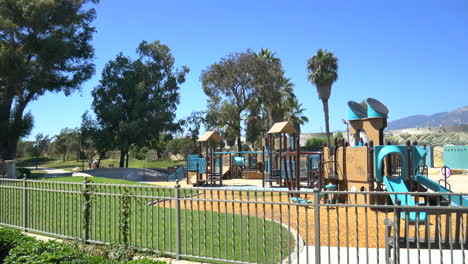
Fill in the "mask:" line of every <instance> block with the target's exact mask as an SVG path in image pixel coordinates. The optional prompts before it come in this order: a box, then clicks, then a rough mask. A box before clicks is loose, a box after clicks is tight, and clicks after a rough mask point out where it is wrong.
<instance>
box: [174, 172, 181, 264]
mask: <svg viewBox="0 0 468 264" xmlns="http://www.w3.org/2000/svg"><path fill="white" fill-rule="evenodd" d="M179 188H180V185H179V179H176V185H175V187H174V197H175V218H176V219H175V221H176V222H175V228H176V230H175V243H176V260H180V200H179Z"/></svg>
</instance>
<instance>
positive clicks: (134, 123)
mask: <svg viewBox="0 0 468 264" xmlns="http://www.w3.org/2000/svg"><path fill="white" fill-rule="evenodd" d="M137 53H138V55H139V58H138V59H137V60H132V59H130V58H129V57H125V56H124V55H122V54H119V55H117V57H116V58H115V59H114V60H111V61H109V62H108V63H107V64H106V66H105V67H104V70H103V72H102V78H101V80H100V84H99V85H98V86H97V87H96V88H95V89H94V90H93V92H92V95H93V98H94V100H93V104H92V105H93V110H94V112H95V114H96V118H97V122H98V123H99V126H100V127H102V128H103V129H104V130H105V131H110V132H111V133H110V135H111V137H112V142H113V145H114V147H115V148H117V149H119V151H120V162H119V166H120V167H124V162H125V158H127V166H128V152H129V150H130V147H131V146H132V145H133V144H134V145H136V146H144V145H145V144H147V143H148V142H150V141H152V140H154V139H157V138H158V137H159V135H160V134H161V133H162V132H164V131H174V130H176V129H177V125H176V124H175V123H174V118H175V112H176V108H177V104H178V103H179V85H180V84H181V83H183V82H185V75H186V74H187V73H188V71H189V70H188V68H187V67H185V66H183V67H182V68H181V69H180V70H179V69H174V57H173V56H172V54H171V51H170V49H169V47H168V46H166V45H163V44H160V42H159V41H155V42H153V43H147V42H146V41H143V42H141V43H140V45H139V46H138V48H137Z"/></svg>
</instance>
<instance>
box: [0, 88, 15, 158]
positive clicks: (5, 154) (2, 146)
mask: <svg viewBox="0 0 468 264" xmlns="http://www.w3.org/2000/svg"><path fill="white" fill-rule="evenodd" d="M7 90H8V91H9V90H10V89H9V88H7ZM8 91H7V93H8ZM2 97H3V94H2ZM2 101H3V102H1V103H0V154H1V158H2V159H3V160H10V159H12V157H11V155H10V154H11V153H10V151H9V143H10V140H9V131H10V115H11V104H12V103H13V96H10V95H9V94H7V95H6V98H3V99H2Z"/></svg>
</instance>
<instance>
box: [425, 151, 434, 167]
mask: <svg viewBox="0 0 468 264" xmlns="http://www.w3.org/2000/svg"><path fill="white" fill-rule="evenodd" d="M426 151H427V154H426V166H427V167H428V168H434V149H433V148H432V147H427V148H426Z"/></svg>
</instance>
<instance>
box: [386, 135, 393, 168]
mask: <svg viewBox="0 0 468 264" xmlns="http://www.w3.org/2000/svg"><path fill="white" fill-rule="evenodd" d="M387 145H390V142H387ZM385 160H386V162H387V164H386V165H387V175H388V176H392V175H393V171H392V169H393V166H392V155H391V154H390V155H387V157H385Z"/></svg>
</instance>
